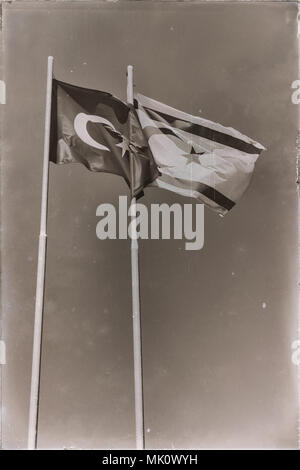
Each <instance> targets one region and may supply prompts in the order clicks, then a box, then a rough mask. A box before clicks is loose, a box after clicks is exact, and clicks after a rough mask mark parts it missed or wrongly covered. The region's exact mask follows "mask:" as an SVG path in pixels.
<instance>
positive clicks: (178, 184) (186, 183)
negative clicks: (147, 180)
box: [156, 174, 235, 211]
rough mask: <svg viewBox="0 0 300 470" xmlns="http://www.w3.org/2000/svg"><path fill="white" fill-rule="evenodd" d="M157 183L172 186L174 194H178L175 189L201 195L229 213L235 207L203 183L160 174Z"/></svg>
mask: <svg viewBox="0 0 300 470" xmlns="http://www.w3.org/2000/svg"><path fill="white" fill-rule="evenodd" d="M159 181H162V182H164V183H167V184H169V185H171V186H173V187H174V189H173V191H174V192H178V191H176V189H184V190H188V191H190V192H193V193H195V192H196V193H199V194H202V195H204V196H205V197H206V198H207V199H210V200H211V201H213V202H214V203H215V204H217V205H218V206H220V207H222V208H223V209H226V211H229V210H230V209H232V208H233V207H234V205H235V203H234V202H233V201H231V200H230V199H229V198H227V197H226V196H224V194H222V193H220V192H219V191H217V190H216V189H214V188H212V187H211V186H208V185H207V184H204V183H199V182H198V181H191V180H186V179H182V178H173V177H172V176H169V175H167V174H162V175H161V176H159V177H158V178H157V179H156V182H157V183H159Z"/></svg>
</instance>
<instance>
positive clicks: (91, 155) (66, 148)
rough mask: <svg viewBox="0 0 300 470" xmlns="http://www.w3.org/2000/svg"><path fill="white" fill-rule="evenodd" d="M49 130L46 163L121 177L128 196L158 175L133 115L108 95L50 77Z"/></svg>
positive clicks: (123, 105) (141, 188) (133, 194)
mask: <svg viewBox="0 0 300 470" xmlns="http://www.w3.org/2000/svg"><path fill="white" fill-rule="evenodd" d="M50 132H51V134H50V135H51V139H50V161H52V162H54V163H57V164H63V163H72V162H77V163H82V164H83V165H85V166H86V167H87V168H88V169H89V170H91V171H97V172H106V173H113V174H116V175H120V176H122V177H123V178H124V179H125V181H126V183H127V184H128V186H129V187H130V189H131V194H132V196H137V197H139V196H140V195H141V194H142V193H143V188H144V187H145V186H146V185H147V184H149V183H151V182H152V181H153V180H154V179H155V178H156V177H157V176H158V175H159V172H158V170H157V166H156V164H155V162H154V160H153V157H152V153H151V151H150V150H149V148H148V143H147V140H146V139H145V137H144V135H143V132H142V131H141V127H140V125H139V123H138V122H137V118H136V115H135V113H134V112H133V110H132V109H131V107H129V106H128V105H127V104H125V103H123V102H122V101H120V100H119V99H117V98H115V97H114V96H112V95H111V94H110V93H105V92H102V91H97V90H91V89H88V88H82V87H78V86H74V85H71V84H68V83H65V82H61V81H58V80H55V79H53V85H52V109H51V131H50ZM129 133H130V139H129ZM129 154H130V155H131V156H130V155H129Z"/></svg>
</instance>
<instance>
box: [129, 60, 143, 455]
mask: <svg viewBox="0 0 300 470" xmlns="http://www.w3.org/2000/svg"><path fill="white" fill-rule="evenodd" d="M127 103H128V104H130V105H133V67H132V65H128V67H127ZM130 134H131V123H130V120H129V138H130ZM130 159H131V170H132V169H133V167H132V154H130ZM131 215H132V216H134V217H135V216H136V198H135V197H133V198H132V200H131ZM131 227H132V234H131V237H132V238H131V289H132V321H133V358H134V400H135V434H136V448H137V449H144V446H145V436H144V403H143V370H142V341H141V319H140V277H139V251H138V250H139V247H138V241H137V238H136V225H135V223H134V221H133V222H132V224H131Z"/></svg>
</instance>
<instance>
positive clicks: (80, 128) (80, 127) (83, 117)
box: [74, 113, 117, 152]
mask: <svg viewBox="0 0 300 470" xmlns="http://www.w3.org/2000/svg"><path fill="white" fill-rule="evenodd" d="M89 121H90V122H98V123H100V124H106V125H107V126H109V127H110V128H111V129H112V130H113V131H115V132H117V131H116V129H115V127H114V126H113V124H112V123H111V122H110V121H108V120H107V119H104V118H102V117H100V116H93V115H89V114H85V113H79V114H77V116H76V117H75V119H74V129H75V132H76V134H77V135H78V137H79V138H80V139H81V140H82V141H83V142H84V143H86V144H87V145H90V146H91V147H94V148H96V149H99V150H107V151H108V152H110V150H109V148H108V147H106V146H105V145H102V144H99V142H97V141H96V140H95V139H93V138H92V137H91V136H90V134H89V133H88V130H87V123H88V122H89Z"/></svg>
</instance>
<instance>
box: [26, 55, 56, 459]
mask: <svg viewBox="0 0 300 470" xmlns="http://www.w3.org/2000/svg"><path fill="white" fill-rule="evenodd" d="M52 75H53V57H51V56H49V57H48V67H47V91H46V111H45V136H44V159H43V179H42V202H41V220H40V235H39V252H38V267H37V280H36V297H35V314H34V333H33V352H32V372H31V389H30V407H29V425H28V450H33V449H35V448H36V445H37V428H38V407H39V394H40V373H41V348H42V328H43V311H44V290H45V268H46V245H47V242H46V240H47V209H48V182H49V145H50V123H51V97H52Z"/></svg>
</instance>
